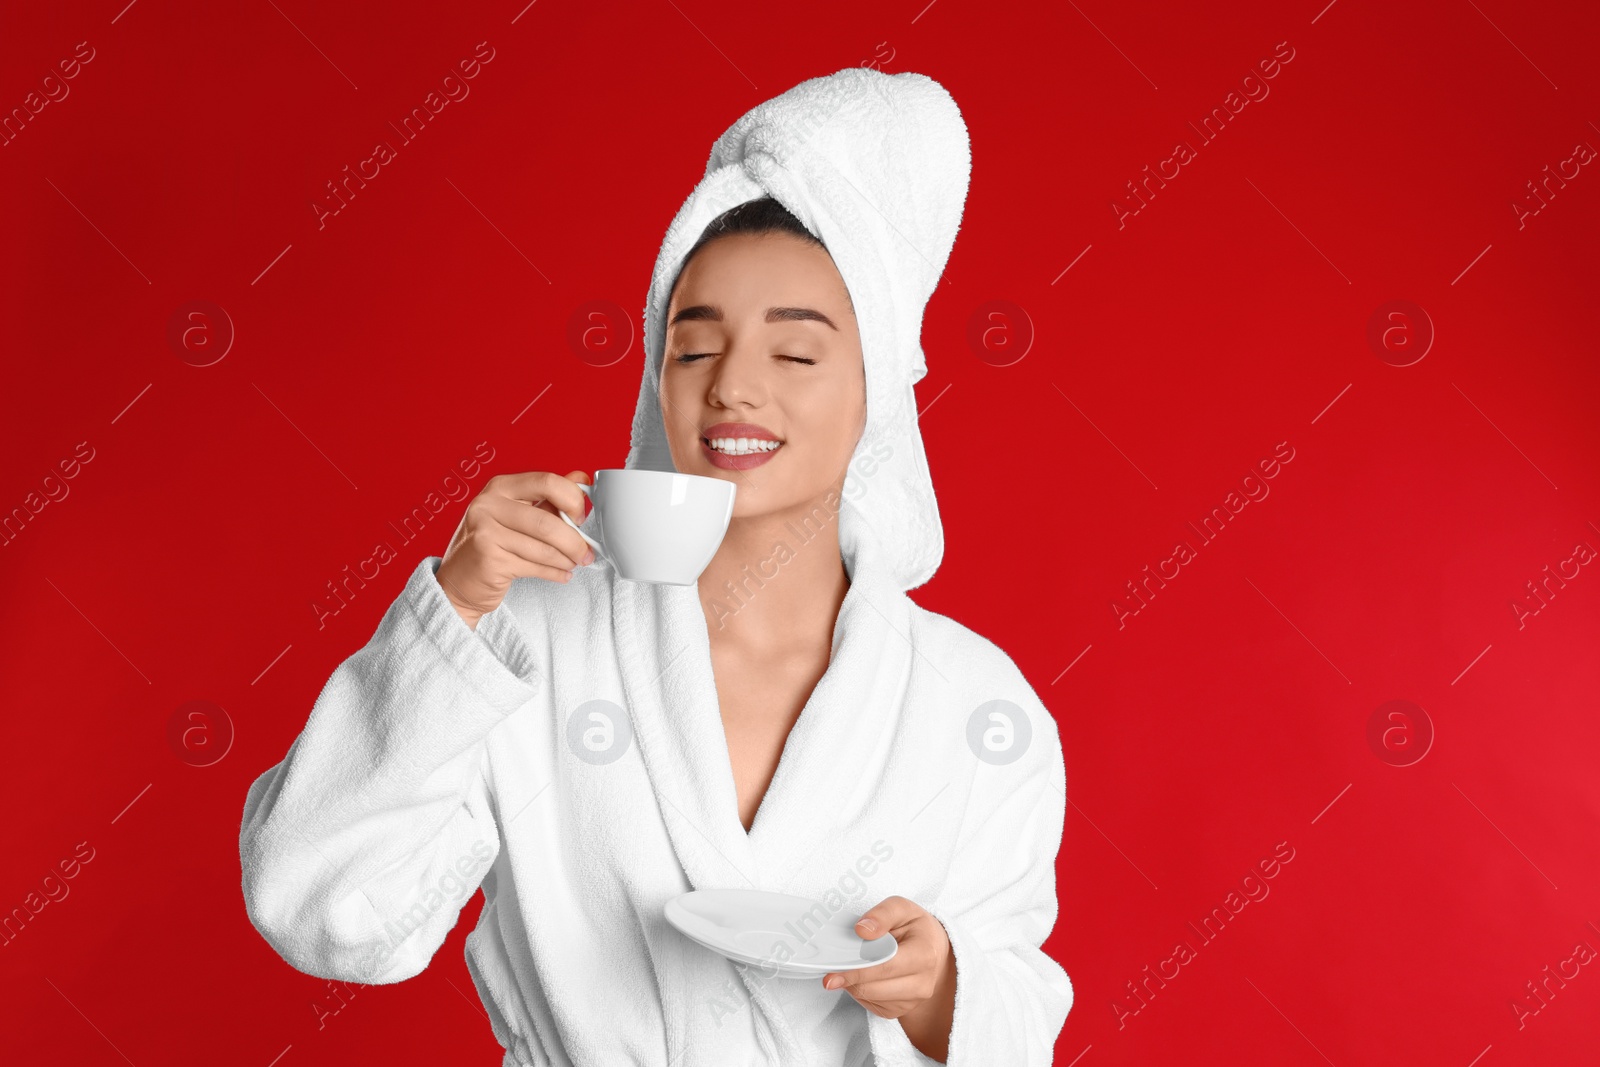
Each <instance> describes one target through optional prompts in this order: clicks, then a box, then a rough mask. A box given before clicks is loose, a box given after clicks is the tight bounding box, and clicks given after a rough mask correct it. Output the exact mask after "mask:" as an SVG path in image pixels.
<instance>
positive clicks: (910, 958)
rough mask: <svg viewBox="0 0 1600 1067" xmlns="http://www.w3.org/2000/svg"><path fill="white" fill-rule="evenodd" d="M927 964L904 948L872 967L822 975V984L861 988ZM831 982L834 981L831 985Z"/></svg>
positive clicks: (913, 970)
mask: <svg viewBox="0 0 1600 1067" xmlns="http://www.w3.org/2000/svg"><path fill="white" fill-rule="evenodd" d="M925 966H927V962H926V961H925V960H920V959H918V958H916V954H915V953H910V952H907V951H905V950H904V949H902V950H901V951H899V952H896V953H895V954H894V958H893V959H888V960H884V961H883V962H882V963H875V964H873V965H872V966H871V967H857V968H855V969H853V970H849V971H834V972H832V973H831V974H825V975H823V976H822V984H823V985H824V986H825V987H827V988H829V989H859V988H861V987H862V986H866V985H871V984H872V983H874V982H882V981H885V980H887V979H891V978H898V977H900V976H901V975H905V974H915V973H916V972H917V971H919V970H921V969H922V968H924V967H925ZM829 983H832V984H831V985H830V984H829Z"/></svg>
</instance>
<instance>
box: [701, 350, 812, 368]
mask: <svg viewBox="0 0 1600 1067" xmlns="http://www.w3.org/2000/svg"><path fill="white" fill-rule="evenodd" d="M711 354H712V353H710V352H685V353H684V354H683V355H681V356H674V357H673V362H674V363H680V364H683V363H693V362H694V361H695V360H699V359H705V358H706V357H707V356H709V355H711ZM778 358H779V359H787V360H790V361H791V362H794V363H803V364H805V365H806V366H808V367H810V366H815V365H816V362H817V361H816V360H814V359H809V358H807V357H805V356H785V355H782V354H779V356H778Z"/></svg>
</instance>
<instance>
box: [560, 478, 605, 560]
mask: <svg viewBox="0 0 1600 1067" xmlns="http://www.w3.org/2000/svg"><path fill="white" fill-rule="evenodd" d="M573 484H574V485H576V486H577V487H578V488H579V489H580V490H582V492H583V495H584V496H586V497H588V498H589V503H591V504H592V503H594V494H593V493H592V492H591V491H590V487H589V486H587V485H584V484H583V483H582V482H574V483H573ZM556 514H557V515H560V516H561V521H562V522H564V523H566V524H567V525H568V526H570V527H572V528H573V529H574V530H578V524H577V523H575V522H573V521H572V517H571V516H570V515H568V514H567V513H566V512H565V511H562V510H561V509H560V508H557V509H556ZM578 536H579V537H581V538H583V539H584V541H585V542H587V543H588V545H589V547H590V548H592V549H594V558H595V560H596V561H598V560H601V559H603V558H605V549H604V548H602V547H601V545H600V542H599V541H596V540H595V539H594V538H592V537H590V536H589V535H588V534H586V533H584V532H583V531H582V530H578Z"/></svg>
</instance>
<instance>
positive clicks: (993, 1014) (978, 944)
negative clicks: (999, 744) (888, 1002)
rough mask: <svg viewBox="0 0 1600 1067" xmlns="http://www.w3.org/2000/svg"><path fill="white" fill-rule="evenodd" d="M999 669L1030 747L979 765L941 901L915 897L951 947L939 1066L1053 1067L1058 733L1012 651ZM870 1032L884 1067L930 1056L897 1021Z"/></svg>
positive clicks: (1058, 974) (1067, 988)
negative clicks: (1012, 757)
mask: <svg viewBox="0 0 1600 1067" xmlns="http://www.w3.org/2000/svg"><path fill="white" fill-rule="evenodd" d="M1001 655H1002V656H1003V653H1002V654H1001ZM985 676H986V677H993V676H991V675H987V674H986V675H985ZM999 676H1000V678H1001V679H1003V683H1002V688H1001V690H1000V693H1001V695H1002V696H1004V697H1005V698H1006V699H1009V700H1011V701H1013V702H1014V703H1016V704H1018V705H1019V706H1021V707H1023V708H1025V709H1026V710H1027V712H1028V716H1029V721H1030V725H1031V727H1032V739H1031V742H1030V751H1028V752H1027V753H1025V754H1024V755H1023V756H1022V757H1021V758H1020V759H1018V760H1017V761H1016V762H1014V763H1010V764H1004V765H992V764H987V763H978V764H977V766H976V768H975V769H974V771H973V773H974V775H975V777H974V780H973V785H972V790H971V794H970V799H969V801H968V805H967V810H966V814H965V816H964V817H963V819H962V823H961V829H960V832H959V834H958V836H957V845H956V852H955V856H954V858H953V860H952V862H951V865H950V874H949V878H948V880H947V881H946V883H945V886H944V889H943V890H942V891H941V892H940V894H939V898H938V900H936V901H935V902H933V903H931V904H930V903H928V902H927V901H920V900H919V901H916V903H918V904H921V905H922V906H923V907H924V908H925V909H926V910H927V911H928V912H929V913H930V914H931V915H933V917H934V918H936V919H938V920H939V921H940V922H941V923H942V924H944V928H945V931H946V933H948V934H949V936H950V945H951V948H952V950H953V951H954V954H955V960H956V999H955V1017H954V1020H953V1021H952V1024H951V1027H950V1046H949V1053H948V1056H947V1058H946V1060H945V1064H946V1065H947V1067H980V1065H983V1067H987V1065H991V1064H1001V1063H1003V1064H1006V1065H1007V1067H1049V1064H1050V1063H1051V1062H1052V1059H1053V1056H1054V1050H1055V1042H1056V1038H1057V1037H1058V1036H1059V1035H1060V1033H1061V1028H1062V1026H1063V1025H1064V1024H1065V1022H1066V1018H1067V1012H1068V1010H1069V1009H1070V1008H1071V1007H1072V981H1071V979H1070V978H1069V977H1068V976H1067V973H1066V971H1065V970H1064V969H1063V968H1062V966H1061V965H1060V964H1059V963H1057V962H1056V961H1055V960H1054V959H1053V958H1052V957H1050V956H1049V955H1047V954H1046V953H1045V952H1044V951H1043V949H1042V947H1041V946H1042V945H1043V944H1044V940H1045V938H1046V937H1047V936H1049V933H1050V930H1051V928H1052V927H1053V926H1055V921H1056V913H1057V904H1056V854H1057V852H1058V851H1059V850H1060V847H1061V837H1062V829H1063V825H1064V821H1065V818H1066V803H1067V797H1066V764H1065V761H1064V760H1063V758H1062V750H1061V739H1060V735H1059V733H1058V731H1057V728H1056V724H1055V719H1054V718H1053V717H1052V716H1051V714H1050V712H1049V710H1048V709H1046V708H1045V706H1044V705H1043V703H1041V702H1040V701H1039V698H1038V696H1037V695H1036V694H1035V693H1034V692H1033V689H1032V687H1031V686H1030V685H1029V684H1028V682H1027V681H1026V679H1025V678H1024V676H1023V675H1022V673H1021V671H1019V670H1018V669H1017V668H1016V666H1015V665H1014V664H1013V663H1012V662H1011V660H1010V659H1009V658H1006V659H1005V661H1004V663H1003V665H1001V670H1000V672H999ZM975 762H976V761H975ZM868 1033H869V1035H870V1038H871V1042H872V1047H873V1051H874V1054H875V1055H877V1056H878V1057H879V1062H881V1063H883V1064H907V1065H913V1067H927V1065H931V1064H937V1063H938V1061H937V1060H934V1059H931V1058H929V1057H927V1056H925V1055H923V1054H922V1053H921V1052H919V1051H918V1050H917V1049H916V1047H915V1046H913V1045H912V1044H911V1042H910V1040H909V1039H908V1038H907V1037H906V1035H905V1030H904V1028H902V1027H901V1025H900V1023H899V1021H898V1020H895V1019H885V1018H883V1017H881V1016H879V1015H877V1014H875V1013H871V1012H869V1013H868Z"/></svg>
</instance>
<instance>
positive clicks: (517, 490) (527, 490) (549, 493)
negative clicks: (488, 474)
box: [483, 471, 589, 522]
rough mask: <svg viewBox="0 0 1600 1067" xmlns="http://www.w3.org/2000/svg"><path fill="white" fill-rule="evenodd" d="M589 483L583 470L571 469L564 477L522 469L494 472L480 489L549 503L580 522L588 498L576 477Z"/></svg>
mask: <svg viewBox="0 0 1600 1067" xmlns="http://www.w3.org/2000/svg"><path fill="white" fill-rule="evenodd" d="M579 480H581V481H582V482H583V484H585V485H588V484H589V476H588V475H587V474H585V473H584V472H583V471H573V472H572V473H571V474H569V475H567V476H566V477H562V476H561V475H559V474H552V473H551V472H549V471H523V472H522V473H520V474H497V475H495V476H494V477H493V478H490V479H489V480H488V482H486V483H484V487H483V490H484V492H486V493H492V494H493V495H495V496H500V497H506V498H508V499H511V500H520V501H522V502H523V503H524V504H535V505H537V504H542V503H549V504H550V505H551V506H552V507H554V508H559V509H560V510H562V511H564V512H566V513H567V514H568V515H571V516H572V521H573V522H582V521H583V519H584V516H585V515H586V514H587V508H588V500H587V499H586V498H585V497H584V495H583V493H582V491H581V490H579V489H578V484H577V483H578V481H579Z"/></svg>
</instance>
